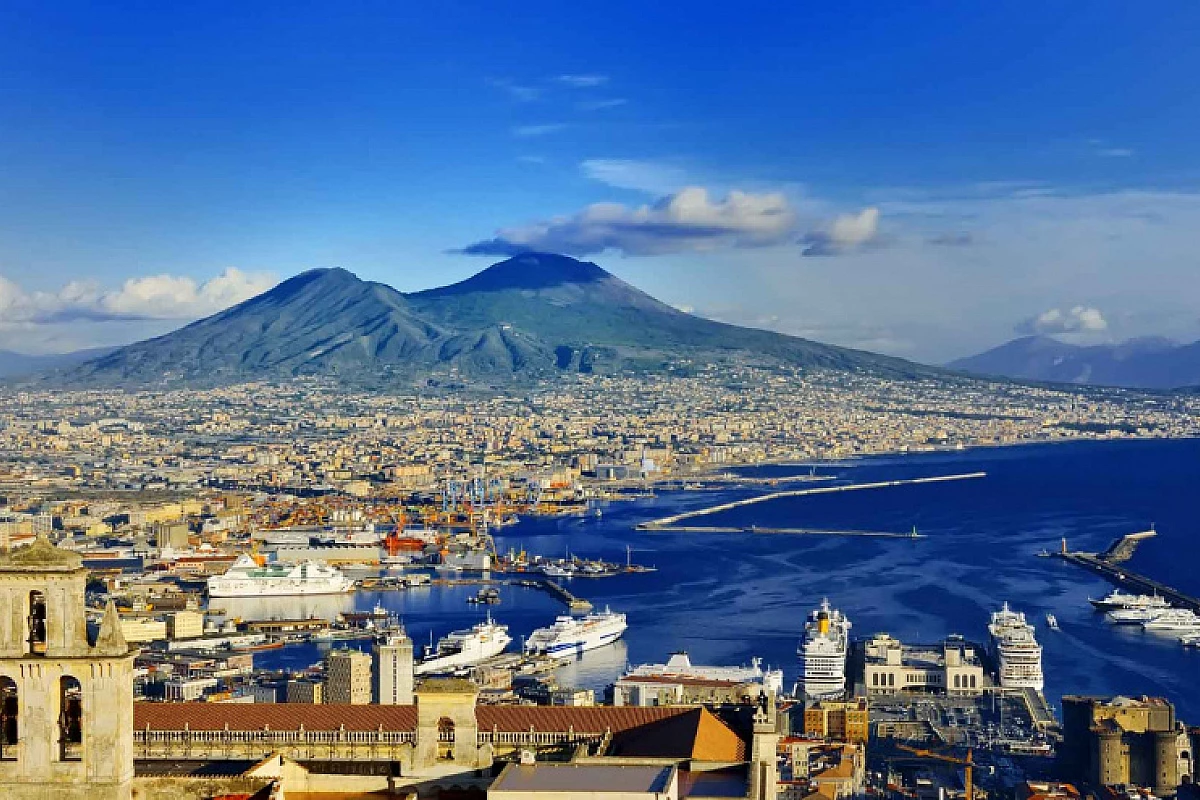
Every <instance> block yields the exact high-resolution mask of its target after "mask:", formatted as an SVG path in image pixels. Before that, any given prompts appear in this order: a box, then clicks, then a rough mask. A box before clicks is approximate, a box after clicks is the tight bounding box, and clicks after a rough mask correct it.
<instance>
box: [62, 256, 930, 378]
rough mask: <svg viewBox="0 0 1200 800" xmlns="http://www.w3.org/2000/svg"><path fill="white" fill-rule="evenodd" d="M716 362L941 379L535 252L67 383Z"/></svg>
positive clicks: (196, 336)
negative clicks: (701, 311) (702, 310)
mask: <svg viewBox="0 0 1200 800" xmlns="http://www.w3.org/2000/svg"><path fill="white" fill-rule="evenodd" d="M714 360H719V361H730V360H732V361H737V362H739V363H747V362H760V363H776V364H779V363H786V364H791V365H798V366H806V367H827V368H832V369H843V370H863V371H871V372H875V373H880V374H888V375H894V376H916V375H928V374H935V373H937V372H938V371H937V370H936V369H933V368H930V367H925V366H921V365H918V364H913V363H911V362H907V361H903V360H901V359H896V358H889V357H886V356H879V355H874V354H871V353H865V352H860V351H856V350H848V349H845V348H840V347H833V346H830V345H823V344H818V343H816V342H811V341H808V340H806V339H799V338H796V337H791V336H785V335H783V334H778V333H772V332H769V331H762V330H755V329H751V328H741V327H737V326H734V325H726V324H724V323H720V322H714V321H712V320H708V319H704V318H701V317H697V316H694V315H691V314H685V313H683V312H682V311H678V310H677V309H674V308H672V307H671V306H668V305H666V304H665V303H662V302H659V301H658V300H656V299H654V298H653V297H651V296H649V295H647V294H646V293H644V292H642V291H640V290H638V289H636V288H634V287H633V286H630V285H629V284H627V283H625V282H624V281H622V280H620V279H619V278H617V277H616V276H614V275H612V274H610V273H608V272H606V271H605V270H604V269H602V268H600V267H599V266H597V265H595V264H592V263H589V262H583V261H577V260H575V259H573V258H568V257H566V256H558V255H548V254H534V253H530V254H525V255H520V256H516V257H514V258H510V259H508V260H506V261H502V262H500V263H498V264H494V265H492V266H491V267H488V268H487V269H485V270H483V271H482V272H480V273H478V274H476V275H474V276H472V277H471V278H468V279H467V280H464V281H461V282H459V283H456V284H453V285H450V286H444V287H441V288H438V289H430V290H427V291H422V292H416V293H414V294H408V295H405V294H402V293H400V292H398V291H396V290H395V289H393V288H391V287H390V286H386V285H384V284H381V283H373V282H369V281H363V280H360V279H359V278H357V277H356V276H354V275H353V274H351V273H350V272H347V271H346V270H343V269H317V270H311V271H309V272H305V273H303V274H300V275H297V276H296V277H294V278H291V279H289V280H286V281H284V282H283V283H280V284H279V285H278V286H276V287H274V288H273V289H271V290H269V291H267V292H265V293H263V294H261V295H259V296H257V297H254V298H251V299H250V300H247V301H245V302H244V303H241V304H239V305H236V306H234V307H232V308H229V309H227V310H225V311H222V312H221V313H219V314H215V315H213V316H211V317H208V318H206V319H202V320H199V321H197V322H194V323H192V324H190V325H187V326H185V327H183V328H180V329H179V330H177V331H174V332H172V333H169V334H166V335H165V336H160V337H158V338H155V339H149V340H147V341H144V342H138V343H136V344H132V345H129V346H127V347H123V348H120V349H118V350H115V351H113V352H111V353H108V354H107V355H104V356H103V357H101V358H97V359H94V360H91V361H89V362H87V363H85V364H82V365H80V366H78V367H76V368H74V369H71V370H66V371H62V372H60V373H58V374H57V376H56V379H58V380H63V381H67V382H69V383H82V384H121V383H138V384H146V383H160V382H164V381H166V382H178V381H182V382H191V383H220V382H227V381H232V380H244V379H246V378H251V377H256V378H262V377H273V376H274V377H278V376H287V375H306V374H314V375H317V374H319V375H338V376H344V377H346V378H348V379H365V378H377V377H379V376H381V375H383V376H386V375H391V376H411V377H418V378H419V377H428V376H444V377H455V378H460V379H461V378H466V379H477V378H483V379H487V380H506V379H510V378H512V377H526V376H528V377H532V376H537V375H545V374H552V373H555V372H561V371H581V372H611V371H616V370H630V369H633V370H657V369H663V368H665V367H666V366H668V365H672V366H674V367H678V366H679V365H680V364H686V363H687V362H689V361H690V362H692V363H708V362H711V361H714Z"/></svg>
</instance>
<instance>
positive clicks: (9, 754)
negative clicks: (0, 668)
mask: <svg viewBox="0 0 1200 800" xmlns="http://www.w3.org/2000/svg"><path fill="white" fill-rule="evenodd" d="M20 708H21V707H20V698H19V697H18V696H17V682H16V681H14V680H13V679H12V678H10V677H8V676H7V675H0V761H12V760H15V759H16V757H17V751H16V748H17V741H18V739H17V737H18V736H19V735H20V733H21V729H20V727H19V723H20V720H19V719H18V714H19V713H20Z"/></svg>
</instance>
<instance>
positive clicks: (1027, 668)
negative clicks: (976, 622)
mask: <svg viewBox="0 0 1200 800" xmlns="http://www.w3.org/2000/svg"><path fill="white" fill-rule="evenodd" d="M988 633H989V634H991V637H992V651H993V655H994V656H995V659H996V664H997V665H998V667H997V669H998V671H999V678H1000V686H1001V687H1002V688H1005V689H1036V690H1037V691H1039V692H1040V691H1041V690H1042V688H1043V687H1044V685H1045V681H1044V679H1043V677H1042V646H1041V645H1040V644H1038V643H1037V638H1036V637H1035V636H1034V631H1033V626H1032V625H1030V624H1029V623H1028V622H1026V621H1025V615H1024V614H1022V613H1021V612H1019V611H1013V610H1012V609H1010V608H1009V607H1008V603H1005V604H1004V606H1003V607H1002V608H1001V609H1000V610H999V611H996V612H994V613H993V614H992V619H991V624H990V625H988Z"/></svg>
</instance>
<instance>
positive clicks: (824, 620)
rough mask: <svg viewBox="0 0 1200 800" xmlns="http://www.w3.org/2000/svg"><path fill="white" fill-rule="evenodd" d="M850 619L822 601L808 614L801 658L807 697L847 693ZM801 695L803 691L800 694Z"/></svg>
mask: <svg viewBox="0 0 1200 800" xmlns="http://www.w3.org/2000/svg"><path fill="white" fill-rule="evenodd" d="M850 627H851V625H850V620H849V619H847V618H846V617H845V616H843V615H842V612H840V611H838V610H837V609H833V608H830V607H829V600H822V601H821V605H820V607H819V608H816V609H814V610H813V611H812V613H810V614H809V615H808V622H807V623H806V624H805V626H804V639H803V641H801V643H800V647H799V648H798V650H797V654H798V655H799V656H800V676H801V677H800V683H801V686H800V687H797V688H798V689H800V688H802V689H803V692H804V696H805V697H808V698H810V699H813V700H825V699H830V698H835V697H840V696H841V695H842V694H844V693H845V691H846V651H847V649H848V647H849V641H850ZM796 693H797V694H799V693H800V692H799V691H797V692H796Z"/></svg>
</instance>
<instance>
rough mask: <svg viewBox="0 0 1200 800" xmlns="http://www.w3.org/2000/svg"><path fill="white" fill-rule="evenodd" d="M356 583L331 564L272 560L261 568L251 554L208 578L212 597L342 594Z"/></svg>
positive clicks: (239, 557) (209, 592)
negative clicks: (221, 572)
mask: <svg viewBox="0 0 1200 800" xmlns="http://www.w3.org/2000/svg"><path fill="white" fill-rule="evenodd" d="M353 588H354V582H353V581H352V580H350V579H349V578H347V577H346V576H345V575H343V574H342V573H341V572H339V571H338V570H337V569H335V568H334V567H331V566H329V565H328V564H322V563H320V562H317V561H304V562H301V563H299V564H279V563H272V564H267V565H266V566H263V567H260V566H259V565H258V564H257V563H255V561H254V559H252V558H251V557H250V556H248V555H241V556H238V560H237V561H235V562H233V565H232V566H231V567H230V568H229V569H228V570H227V571H226V572H225V574H224V575H213V576H212V577H211V578H209V579H208V596H209V597H287V596H294V595H307V594H341V593H342V592H348V591H350V590H351V589H353Z"/></svg>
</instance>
